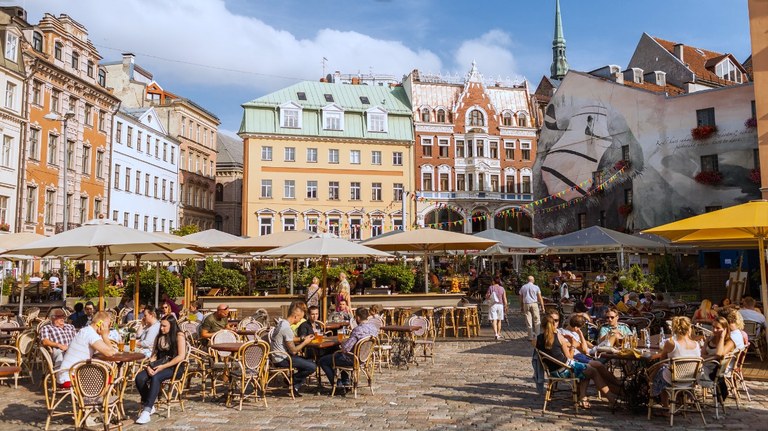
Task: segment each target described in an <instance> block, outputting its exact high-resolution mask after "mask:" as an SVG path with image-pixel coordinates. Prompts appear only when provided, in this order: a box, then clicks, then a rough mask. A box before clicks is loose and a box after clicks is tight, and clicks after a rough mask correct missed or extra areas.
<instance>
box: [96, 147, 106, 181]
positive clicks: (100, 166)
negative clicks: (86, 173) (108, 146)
mask: <svg viewBox="0 0 768 431" xmlns="http://www.w3.org/2000/svg"><path fill="white" fill-rule="evenodd" d="M96 177H98V178H104V151H97V152H96Z"/></svg>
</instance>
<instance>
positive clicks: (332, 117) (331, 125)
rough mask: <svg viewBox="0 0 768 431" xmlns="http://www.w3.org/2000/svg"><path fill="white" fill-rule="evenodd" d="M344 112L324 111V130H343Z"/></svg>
mask: <svg viewBox="0 0 768 431" xmlns="http://www.w3.org/2000/svg"><path fill="white" fill-rule="evenodd" d="M343 116H344V113H343V112H338V111H328V110H324V111H323V128H324V129H325V130H343V128H344V122H343Z"/></svg>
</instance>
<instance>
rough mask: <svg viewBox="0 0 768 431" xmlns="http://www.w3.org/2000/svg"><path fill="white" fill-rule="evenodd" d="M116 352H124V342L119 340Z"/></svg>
mask: <svg viewBox="0 0 768 431" xmlns="http://www.w3.org/2000/svg"><path fill="white" fill-rule="evenodd" d="M117 351H118V352H120V353H122V352H124V351H125V340H120V341H118V342H117Z"/></svg>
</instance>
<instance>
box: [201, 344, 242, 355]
mask: <svg viewBox="0 0 768 431" xmlns="http://www.w3.org/2000/svg"><path fill="white" fill-rule="evenodd" d="M244 344H245V343H218V344H211V345H210V346H209V347H210V348H211V349H213V350H218V351H220V352H232V353H236V352H239V351H240V348H241V347H243V345H244Z"/></svg>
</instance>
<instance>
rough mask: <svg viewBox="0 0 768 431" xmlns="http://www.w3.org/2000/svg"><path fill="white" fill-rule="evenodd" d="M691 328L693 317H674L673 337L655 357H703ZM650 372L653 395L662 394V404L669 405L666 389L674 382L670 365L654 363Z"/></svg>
mask: <svg viewBox="0 0 768 431" xmlns="http://www.w3.org/2000/svg"><path fill="white" fill-rule="evenodd" d="M691 328H692V325H691V319H689V318H687V317H684V316H677V317H673V318H672V334H673V337H671V338H670V339H669V340H667V342H666V343H664V346H663V347H662V349H661V352H660V353H659V354H657V355H654V358H655V359H675V358H701V347H700V346H699V343H698V342H696V341H694V340H692V339H691ZM650 373H651V375H652V377H651V379H652V381H653V389H652V391H651V395H652V396H654V397H656V396H659V395H661V404H662V405H663V406H664V407H667V406H668V405H669V396H668V395H667V391H666V390H665V389H666V388H667V387H669V386H670V385H671V384H672V373H671V372H670V371H669V366H668V365H667V364H666V363H660V364H657V365H654V366H653V367H651V369H650Z"/></svg>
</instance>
